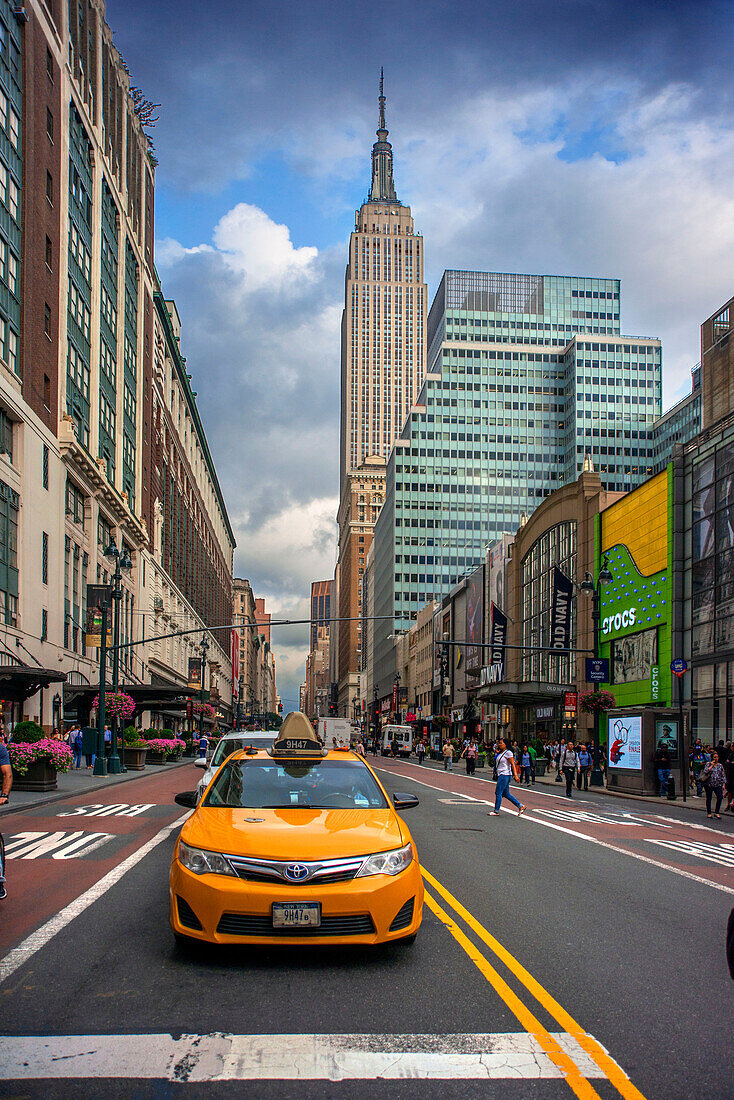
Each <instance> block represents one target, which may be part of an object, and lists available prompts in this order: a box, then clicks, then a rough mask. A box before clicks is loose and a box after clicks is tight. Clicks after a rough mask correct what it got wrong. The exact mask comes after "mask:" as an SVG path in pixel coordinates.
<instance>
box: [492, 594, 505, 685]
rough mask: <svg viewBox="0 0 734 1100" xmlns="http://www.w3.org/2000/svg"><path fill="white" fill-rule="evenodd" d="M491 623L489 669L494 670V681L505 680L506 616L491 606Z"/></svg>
mask: <svg viewBox="0 0 734 1100" xmlns="http://www.w3.org/2000/svg"><path fill="white" fill-rule="evenodd" d="M490 616H491V622H492V637H491V638H490V645H491V649H490V651H489V664H490V668H493V669H496V670H497V671H496V679H497V680H504V678H505V645H506V642H507V616H506V615H504V614H503V613H502V612H501V611H500V609H499V608H498V607H497V606H496V605H495V604H492V608H491V611H490Z"/></svg>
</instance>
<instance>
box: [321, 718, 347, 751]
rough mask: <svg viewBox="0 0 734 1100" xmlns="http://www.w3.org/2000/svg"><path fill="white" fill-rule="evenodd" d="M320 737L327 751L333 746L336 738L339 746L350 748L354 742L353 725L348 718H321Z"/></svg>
mask: <svg viewBox="0 0 734 1100" xmlns="http://www.w3.org/2000/svg"><path fill="white" fill-rule="evenodd" d="M318 729H319V737H320V738H321V740H322V741H323V742H324V745H325V746H326V748H327V749H330V748H331V746H332V745H333V743H334V742H333V740H332V739H333V738H336V743H337V745H343V746H345V747H346V748H349V745H350V744H351V740H352V723H351V722H350V721H349V719H348V718H319V727H318Z"/></svg>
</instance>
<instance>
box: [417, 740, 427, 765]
mask: <svg viewBox="0 0 734 1100" xmlns="http://www.w3.org/2000/svg"><path fill="white" fill-rule="evenodd" d="M415 751H416V755H417V757H418V763H419V764H422V763H423V757H424V756H425V755H426V746H425V745H424V743H423V742H422V741H419V742H418V748H417V749H416V750H415Z"/></svg>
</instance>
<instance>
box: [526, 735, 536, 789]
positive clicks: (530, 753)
mask: <svg viewBox="0 0 734 1100" xmlns="http://www.w3.org/2000/svg"><path fill="white" fill-rule="evenodd" d="M537 755H538V754H537V753H536V751H535V748H534V747H533V745H528V756H529V757H530V782H531V783H532V784H533V786H535V758H536V756H537Z"/></svg>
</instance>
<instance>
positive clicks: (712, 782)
mask: <svg viewBox="0 0 734 1100" xmlns="http://www.w3.org/2000/svg"><path fill="white" fill-rule="evenodd" d="M701 782H702V783H703V789H704V791H705V793H706V814H707V815H708V817H712V816H713V817H718V818H719V820H721V814H720V813H719V810H720V809H721V800H722V798H723V797H724V785H725V783H726V774H725V773H724V768H723V766H722V765H721V764H720V763H719V754H718V752H713V753H712V754H711V759H710V760H709V762H708V764H706V766H705V767H704V769H703V772H702V773H701ZM714 795H716V809H715V810H714V812H713V815H712V813H711V799H712V798H713V796H714Z"/></svg>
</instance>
